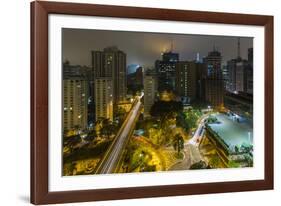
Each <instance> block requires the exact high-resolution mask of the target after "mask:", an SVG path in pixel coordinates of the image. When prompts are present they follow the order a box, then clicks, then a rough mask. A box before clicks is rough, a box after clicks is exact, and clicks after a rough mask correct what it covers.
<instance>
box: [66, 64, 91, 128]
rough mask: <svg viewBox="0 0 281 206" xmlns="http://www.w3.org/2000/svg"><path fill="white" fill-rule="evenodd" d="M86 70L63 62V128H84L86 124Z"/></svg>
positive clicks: (87, 85)
mask: <svg viewBox="0 0 281 206" xmlns="http://www.w3.org/2000/svg"><path fill="white" fill-rule="evenodd" d="M87 72H88V70H87V68H85V67H81V66H71V65H69V64H64V69H63V126H64V130H73V129H78V128H79V129H86V128H87V126H88V97H89V80H88V79H87V74H88V73H87Z"/></svg>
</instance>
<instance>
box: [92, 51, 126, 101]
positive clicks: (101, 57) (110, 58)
mask: <svg viewBox="0 0 281 206" xmlns="http://www.w3.org/2000/svg"><path fill="white" fill-rule="evenodd" d="M92 68H93V75H94V78H100V77H109V78H112V82H113V101H114V102H113V103H114V104H117V103H118V102H122V101H124V100H125V98H126V92H127V89H126V54H125V53H124V52H123V51H120V50H119V49H118V48H117V47H107V48H105V49H104V50H103V51H92Z"/></svg>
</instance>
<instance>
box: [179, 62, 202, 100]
mask: <svg viewBox="0 0 281 206" xmlns="http://www.w3.org/2000/svg"><path fill="white" fill-rule="evenodd" d="M196 69H197V66H196V63H195V62H191V61H179V62H177V63H176V85H175V86H176V92H177V94H178V95H180V97H181V99H182V101H183V102H184V103H190V101H192V100H194V99H195V98H196V96H197V95H196V94H197V71H196Z"/></svg>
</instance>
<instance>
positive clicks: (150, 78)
mask: <svg viewBox="0 0 281 206" xmlns="http://www.w3.org/2000/svg"><path fill="white" fill-rule="evenodd" d="M157 81H158V79H157V75H156V73H155V71H153V70H147V71H145V75H144V116H145V117H148V116H150V110H151V107H152V105H153V104H154V102H155V98H156V94H157V88H158V84H157Z"/></svg>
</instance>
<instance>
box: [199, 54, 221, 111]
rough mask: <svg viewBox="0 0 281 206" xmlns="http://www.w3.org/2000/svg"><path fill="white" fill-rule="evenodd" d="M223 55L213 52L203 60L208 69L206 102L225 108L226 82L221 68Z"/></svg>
mask: <svg viewBox="0 0 281 206" xmlns="http://www.w3.org/2000/svg"><path fill="white" fill-rule="evenodd" d="M221 60H222V56H221V53H220V52H218V51H216V50H213V51H211V52H209V54H208V56H207V57H205V58H204V59H203V62H204V65H205V69H206V73H207V75H206V79H205V101H207V102H209V103H210V104H211V105H212V106H214V107H222V106H223V96H224V80H223V76H222V68H221Z"/></svg>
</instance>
